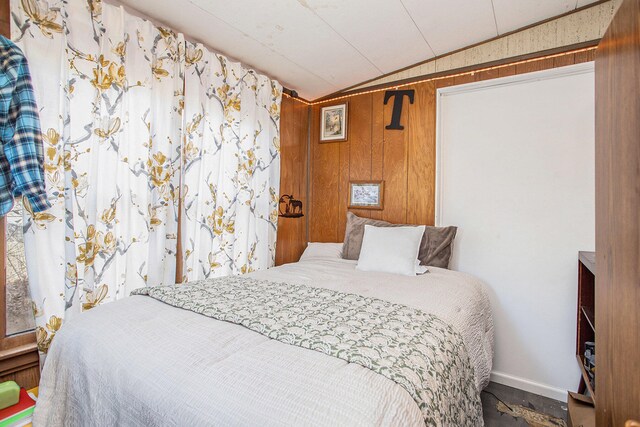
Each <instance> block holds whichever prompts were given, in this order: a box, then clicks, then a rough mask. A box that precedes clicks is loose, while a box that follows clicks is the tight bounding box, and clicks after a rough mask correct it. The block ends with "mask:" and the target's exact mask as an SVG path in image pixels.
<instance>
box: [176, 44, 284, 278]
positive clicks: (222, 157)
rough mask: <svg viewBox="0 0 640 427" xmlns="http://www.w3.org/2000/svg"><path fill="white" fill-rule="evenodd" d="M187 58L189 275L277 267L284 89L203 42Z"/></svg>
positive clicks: (185, 240) (185, 248)
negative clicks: (206, 46) (210, 48)
mask: <svg viewBox="0 0 640 427" xmlns="http://www.w3.org/2000/svg"><path fill="white" fill-rule="evenodd" d="M186 62H187V66H186V70H185V111H184V116H185V126H184V128H185V138H184V141H185V142H184V144H185V146H184V150H183V152H184V155H183V166H182V184H183V200H182V209H183V210H182V217H181V219H182V223H181V227H182V255H183V262H184V277H183V280H184V281H190V280H196V279H201V278H207V277H217V276H225V275H229V274H241V273H247V272H251V271H254V270H259V269H264V268H268V267H271V266H273V264H274V260H275V243H276V231H277V223H278V221H277V220H278V218H277V217H278V210H277V207H278V199H279V196H278V192H279V185H280V101H281V98H282V86H280V84H279V83H278V82H276V81H273V80H270V79H269V78H267V77H265V76H263V75H260V74H257V73H255V72H254V71H252V70H249V69H246V68H244V67H243V66H242V65H241V64H239V63H236V62H231V61H229V60H228V59H227V58H225V57H224V56H221V55H217V54H215V53H213V52H210V51H208V50H207V49H206V48H205V47H204V46H202V45H200V44H193V43H189V42H187V49H186Z"/></svg>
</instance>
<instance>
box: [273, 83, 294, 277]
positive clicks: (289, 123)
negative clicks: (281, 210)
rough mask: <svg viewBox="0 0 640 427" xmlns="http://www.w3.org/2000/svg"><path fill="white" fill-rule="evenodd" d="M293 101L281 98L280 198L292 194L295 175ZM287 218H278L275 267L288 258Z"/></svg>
mask: <svg viewBox="0 0 640 427" xmlns="http://www.w3.org/2000/svg"><path fill="white" fill-rule="evenodd" d="M294 122H295V117H294V114H293V101H292V100H291V99H290V98H289V97H285V96H283V97H282V103H281V105H280V194H279V195H278V197H280V196H281V195H282V194H287V193H288V192H290V191H291V192H293V188H291V183H292V181H293V175H294V173H295V170H294V166H293V164H292V157H293V156H292V155H291V149H292V148H293V145H294V138H293V123H294ZM287 219H288V218H281V217H278V238H277V240H276V265H281V264H284V263H285V262H286V261H285V260H286V259H287V258H288V257H289V253H288V252H289V250H290V249H289V248H290V245H291V244H292V242H291V239H292V237H293V230H292V224H291V222H290V221H287Z"/></svg>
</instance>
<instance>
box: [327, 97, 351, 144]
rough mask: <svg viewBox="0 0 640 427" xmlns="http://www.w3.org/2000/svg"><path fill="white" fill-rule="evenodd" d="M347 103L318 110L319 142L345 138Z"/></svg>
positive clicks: (343, 139) (344, 139)
mask: <svg viewBox="0 0 640 427" xmlns="http://www.w3.org/2000/svg"><path fill="white" fill-rule="evenodd" d="M348 105H349V104H348V103H344V104H338V105H330V106H328V107H323V108H322V110H321V111H320V142H335V141H346V140H347V123H348V120H347V107H348Z"/></svg>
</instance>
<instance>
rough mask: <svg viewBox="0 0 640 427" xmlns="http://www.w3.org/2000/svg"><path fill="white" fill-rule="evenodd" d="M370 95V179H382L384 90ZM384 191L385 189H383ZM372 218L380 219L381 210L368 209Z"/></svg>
mask: <svg viewBox="0 0 640 427" xmlns="http://www.w3.org/2000/svg"><path fill="white" fill-rule="evenodd" d="M370 95H371V180H375V181H382V180H383V179H384V127H385V123H384V104H383V102H384V92H382V91H380V92H374V93H372V94H370ZM385 191H386V190H385ZM369 215H370V217H371V218H373V219H382V211H381V210H369Z"/></svg>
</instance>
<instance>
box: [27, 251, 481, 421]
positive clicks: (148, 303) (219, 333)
mask: <svg viewBox="0 0 640 427" xmlns="http://www.w3.org/2000/svg"><path fill="white" fill-rule="evenodd" d="M335 249H336V250H339V249H338V246H337V245H335ZM355 265H356V262H355V261H349V260H344V259H341V258H339V257H338V256H331V255H326V254H317V255H313V254H307V255H306V256H304V257H303V259H301V261H300V262H298V263H294V264H287V265H283V266H280V267H276V268H272V269H269V270H267V271H262V272H256V273H251V274H249V275H247V278H248V279H250V280H252V281H253V282H255V283H256V284H257V285H260V284H265V283H269V284H281V286H282V287H283V288H284V286H285V285H284V284H290V285H291V286H295V287H296V288H295V289H297V290H301V289H302V290H305V292H307V291H315V292H317V290H318V289H322V290H323V291H325V292H329V293H331V294H332V295H333V294H335V295H352V296H354V298H355V297H358V298H360V297H363V298H370V299H371V300H372V301H378V300H382V301H387V302H389V303H393V304H398V305H402V306H403V307H404V306H407V307H409V308H411V309H418V310H420V312H422V313H429V315H433V316H434V318H436V319H441V320H442V321H443V322H445V323H446V324H447V325H449V326H450V327H451V328H452V329H453V330H455V331H456V332H457V333H459V336H460V337H461V340H462V341H463V345H458V346H456V348H455V349H454V351H451V350H449V353H452V352H453V353H455V352H457V351H458V350H459V351H460V352H465V353H466V354H467V356H468V357H467V358H468V360H469V363H470V364H471V372H472V377H470V378H466V379H457V378H454V379H453V380H454V381H458V383H466V384H462V386H466V385H468V386H469V387H470V389H472V390H473V393H476V395H475V396H471V397H467V398H466V399H467V400H469V401H471V400H475V399H476V398H477V402H479V393H480V390H482V388H484V387H485V386H486V385H487V383H488V381H489V373H490V370H491V359H492V355H493V352H492V348H493V324H492V317H491V308H490V305H489V299H488V296H487V293H486V291H485V286H484V285H483V283H482V282H481V281H480V280H478V279H476V278H474V277H472V276H470V275H466V274H463V273H460V272H455V271H450V270H446V269H440V268H429V272H428V273H426V274H423V275H420V276H416V277H403V276H399V275H394V274H385V273H372V272H363V271H358V270H356V268H355ZM183 286H184V285H183ZM274 286H275V285H274ZM292 289H293V288H292ZM289 292H293V291H290V290H289ZM165 301H166V300H165ZM325 312H326V310H325ZM266 335H268V334H267V333H260V332H256V329H255V328H254V330H252V329H251V328H248V327H245V326H242V325H241V324H235V323H232V322H230V321H223V320H216V319H214V318H212V317H209V316H207V312H206V311H205V312H204V314H201V313H197V312H194V311H192V310H189V309H185V308H184V307H183V308H180V307H178V306H176V305H172V304H170V303H167V302H163V301H162V300H160V299H157V298H152V297H150V296H148V295H147V296H145V295H134V296H131V297H129V298H126V299H123V300H120V301H117V302H114V303H110V304H106V305H104V306H100V307H97V308H96V309H92V310H90V311H88V312H86V313H83V314H82V316H80V317H78V318H76V319H73V320H71V321H69V322H68V323H67V324H66V325H65V327H64V328H62V330H61V331H60V332H59V333H58V335H57V336H56V339H55V340H54V343H53V345H52V346H51V349H50V351H49V354H48V356H47V360H46V363H45V366H44V369H43V372H42V379H41V383H40V397H39V400H38V404H37V407H36V411H35V415H34V425H36V426H38V425H47V426H114V425H118V426H143V425H144V426H160V425H162V426H172V425H176V426H177V425H258V424H259V425H262V426H270V425H309V426H312V425H313V426H315V425H317V426H326V425H332V426H337V425H344V426H359V425H363V426H364V425H369V426H370V425H402V426H413V425H425V422H426V423H427V424H434V425H447V424H450V422H447V421H446V420H447V418H441V419H431V420H430V421H429V418H428V417H429V416H428V415H427V417H426V418H425V413H426V412H425V410H424V408H423V407H421V406H420V405H418V404H416V400H415V397H412V394H411V393H409V392H408V391H407V390H408V389H407V387H406V384H405V385H404V386H401V383H402V382H401V381H398V382H395V381H392V380H391V379H389V377H388V376H385V375H382V374H380V373H378V372H376V371H374V370H372V369H368V368H366V367H364V366H363V365H362V364H359V363H349V362H347V361H346V360H344V359H342V358H340V357H334V356H332V355H329V354H327V353H326V352H322V351H316V350H317V349H316V350H311V349H309V348H304V347H302V346H299V345H290V344H288V343H287V341H286V339H284V340H283V339H280V340H278V339H271V338H268V336H266ZM441 346H442V345H441ZM401 350H402V349H401ZM434 363H436V364H437V363H438V361H437V360H436V361H434ZM410 374H412V373H410ZM410 374H408V375H410ZM436 380H437V378H436ZM430 384H431V385H429V386H428V387H426V386H425V388H426V390H422V392H423V394H422V395H423V396H427V398H426V399H427V400H428V399H429V396H433V395H435V394H436V393H446V392H447V390H439V389H441V388H446V386H445V385H442V386H441V385H440V384H438V383H437V381H436V382H434V383H430ZM433 384H435V385H433ZM477 402H475V403H474V404H477ZM438 405H439V407H438V408H437V411H439V410H440V407H443V410H448V411H453V412H455V411H458V412H460V409H451V408H445V407H446V406H447V405H448V406H452V403H451V402H447V401H446V400H444V401H439V403H438ZM437 411H436V412H437ZM480 411H481V409H480ZM427 412H428V411H427ZM458 415H459V414H458ZM426 420H427V421H426ZM443 420H444V421H443ZM462 424H467V425H482V424H483V421H482V416H481V412H480V416H478V414H477V413H476V414H474V416H473V417H471V418H467V419H466V420H465V421H464V423H462Z"/></svg>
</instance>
